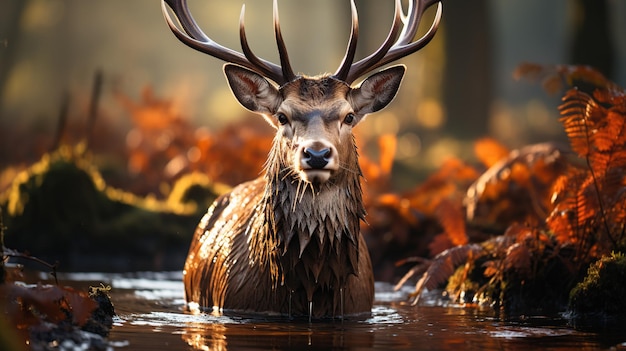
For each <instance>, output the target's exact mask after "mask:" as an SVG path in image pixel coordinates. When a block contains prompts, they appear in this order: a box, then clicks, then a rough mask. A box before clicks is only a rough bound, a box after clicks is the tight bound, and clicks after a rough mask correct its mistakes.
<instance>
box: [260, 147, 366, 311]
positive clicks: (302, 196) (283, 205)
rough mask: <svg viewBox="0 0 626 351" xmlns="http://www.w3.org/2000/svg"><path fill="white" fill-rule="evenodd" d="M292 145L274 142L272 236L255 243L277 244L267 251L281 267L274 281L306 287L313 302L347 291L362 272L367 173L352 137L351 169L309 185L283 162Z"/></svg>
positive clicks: (267, 204)
mask: <svg viewBox="0 0 626 351" xmlns="http://www.w3.org/2000/svg"><path fill="white" fill-rule="evenodd" d="M289 147H291V146H290V145H289V143H288V142H286V141H285V140H284V139H281V138H276V139H275V140H274V145H273V148H272V151H271V152H270V155H269V159H268V162H267V164H266V172H265V178H266V181H267V182H266V187H265V190H264V196H263V201H262V206H264V209H263V215H264V216H265V218H264V220H265V223H266V225H265V226H264V227H265V228H266V231H267V232H266V235H267V236H266V237H265V240H260V241H259V242H258V243H256V244H255V243H252V247H253V250H252V251H253V253H254V252H258V249H259V248H260V247H261V246H262V245H265V246H267V245H274V247H272V248H268V247H265V249H264V250H263V251H265V252H266V253H268V254H271V255H273V256H274V257H273V258H274V259H273V263H272V262H270V266H272V265H277V266H276V267H273V268H272V269H271V271H272V272H273V275H274V276H273V277H272V278H273V279H272V280H273V281H274V282H275V284H277V285H283V284H285V285H286V286H287V287H288V288H289V289H290V290H291V291H296V290H298V289H300V288H303V289H304V290H305V291H306V294H307V298H308V300H309V302H310V301H312V299H313V295H314V293H315V291H316V290H317V289H318V288H320V289H324V290H329V289H331V290H332V289H335V290H339V289H343V288H344V285H345V283H346V279H347V278H348V276H349V275H351V274H354V275H357V274H358V259H359V258H358V253H359V247H358V242H359V240H358V235H360V221H361V220H363V219H364V217H365V208H364V206H363V200H362V190H361V184H360V178H361V171H360V168H359V165H358V155H357V152H356V146H355V145H354V140H353V139H352V140H350V150H351V155H350V157H349V166H348V167H345V168H349V169H351V170H349V169H342V170H340V171H339V172H337V174H335V175H334V176H333V178H332V179H331V180H330V181H327V182H325V183H323V184H320V185H315V184H312V183H307V182H304V181H302V180H300V178H298V177H297V176H295V175H294V174H293V172H292V170H291V169H290V166H289V165H288V163H287V162H285V160H284V159H283V157H282V155H285V154H286V153H285V150H283V148H289ZM259 239H261V238H259ZM267 239H270V240H267ZM255 247H256V249H255Z"/></svg>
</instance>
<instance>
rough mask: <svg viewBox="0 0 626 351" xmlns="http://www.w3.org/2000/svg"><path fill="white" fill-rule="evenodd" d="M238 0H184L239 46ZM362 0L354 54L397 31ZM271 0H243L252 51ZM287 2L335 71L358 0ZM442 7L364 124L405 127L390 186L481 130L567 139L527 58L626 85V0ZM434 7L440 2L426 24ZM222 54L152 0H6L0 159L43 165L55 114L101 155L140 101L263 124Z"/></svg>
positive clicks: (513, 142) (202, 119)
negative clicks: (200, 43) (520, 69)
mask: <svg viewBox="0 0 626 351" xmlns="http://www.w3.org/2000/svg"><path fill="white" fill-rule="evenodd" d="M243 3H244V1H243V0H237V1H232V0H230V1H190V7H191V9H192V13H193V14H194V16H196V19H197V21H198V23H199V24H200V26H201V27H202V28H204V30H205V32H206V33H207V34H208V35H209V36H210V37H211V38H213V39H215V40H216V41H218V42H220V43H222V44H224V45H226V46H228V47H231V48H234V49H237V50H239V42H238V41H239V38H238V18H239V12H240V10H241V6H242V4H243ZM356 3H357V7H358V9H359V16H360V26H361V35H360V38H359V39H360V42H359V51H358V53H357V56H358V57H357V58H359V57H363V56H364V55H367V54H369V53H371V52H372V51H373V50H375V49H376V48H377V47H378V45H379V44H380V43H381V42H382V40H383V39H384V37H385V36H386V35H387V31H388V29H389V27H390V24H391V20H392V11H393V1H391V0H389V1H379V0H378V1H377V0H357V1H356ZM404 4H405V6H406V1H405V2H404ZM271 7H272V6H271V1H269V0H266V1H259V0H251V1H247V2H246V28H247V33H248V36H249V42H250V43H251V45H252V48H253V50H255V52H256V53H257V54H258V55H259V56H261V57H263V58H266V59H269V60H272V61H274V62H276V61H277V53H276V48H275V44H274V39H273V33H272V26H271V23H272V20H271V18H272V14H271ZM279 8H280V17H281V24H282V28H283V34H284V37H285V40H286V43H287V46H288V50H289V54H290V56H291V61H292V64H293V65H294V68H295V69H296V70H297V71H300V72H303V73H306V74H318V73H323V72H332V71H334V70H335V69H336V67H337V66H338V64H339V62H340V59H341V57H342V55H343V53H344V50H345V46H346V43H347V39H348V35H349V26H350V16H349V2H348V1H336V0H318V1H290V0H282V1H280V2H279ZM443 13H444V14H443V22H442V26H441V28H440V30H439V32H438V33H437V35H436V36H435V39H434V40H433V41H432V42H431V44H429V45H428V46H427V47H426V48H424V49H423V50H422V51H420V52H419V53H417V54H414V55H412V56H410V57H408V58H406V59H404V60H403V61H402V63H405V64H406V65H407V66H408V73H407V76H406V78H405V80H404V82H403V87H402V88H401V90H400V95H399V96H398V97H397V99H396V101H395V102H394V103H393V104H392V105H391V106H390V108H388V109H387V110H385V111H383V112H382V113H378V114H376V115H374V116H372V117H371V119H369V120H368V121H367V123H363V124H361V125H360V126H359V128H358V134H359V136H360V138H362V139H363V140H365V142H364V146H363V147H364V148H365V153H368V152H370V153H373V154H374V155H375V154H376V152H377V151H376V150H377V146H376V145H377V143H376V142H375V137H377V136H380V135H394V136H395V137H396V142H397V150H396V153H395V160H394V181H393V182H392V185H393V187H394V188H395V189H396V190H404V189H407V188H409V187H411V186H414V185H415V184H416V183H418V182H419V181H420V180H421V179H423V178H424V177H425V176H426V175H427V174H428V173H429V172H431V171H432V170H434V169H436V168H438V167H439V166H440V165H441V163H442V162H443V160H445V159H446V157H447V156H450V155H454V156H457V157H460V158H461V159H471V157H472V151H471V150H472V148H471V146H470V145H471V142H472V141H473V140H475V139H477V138H479V137H483V136H486V135H490V136H492V137H494V138H496V139H498V140H500V141H502V142H503V143H504V144H505V145H507V146H508V147H511V148H514V147H519V146H521V145H525V144H528V143H530V142H538V141H545V140H557V141H558V140H565V139H564V134H563V130H562V128H561V126H560V125H559V123H558V121H557V116H558V113H557V108H556V107H557V106H558V104H559V97H558V96H552V97H551V96H547V95H546V93H545V92H544V91H543V90H542V89H541V88H540V85H539V84H532V83H529V82H527V81H516V80H515V79H513V77H512V73H513V71H514V69H515V67H516V66H517V65H518V64H520V63H522V62H534V63H540V64H560V63H570V64H589V65H592V66H594V67H596V68H597V69H599V70H600V71H601V72H603V73H604V74H605V75H606V76H607V77H608V78H609V79H612V80H613V81H615V82H616V83H618V84H619V85H621V86H624V85H626V21H625V20H624V19H626V2H624V1H617V0H613V1H611V0H554V1H543V0H509V1H496V0H492V1H488V0H480V1H466V0H446V1H444V12H443ZM433 15H434V8H433V9H431V11H429V12H427V15H426V16H425V18H424V19H423V21H422V22H423V27H425V28H426V26H429V25H430V23H431V20H432V17H433ZM425 28H423V29H422V30H425ZM222 65H223V63H222V62H220V61H218V60H217V59H214V58H211V57H208V56H206V55H204V54H201V53H199V52H196V51H194V50H192V49H189V48H187V47H185V46H184V45H183V44H181V43H180V42H179V41H178V40H177V39H176V38H175V37H174V36H173V35H172V33H171V32H170V31H169V29H168V28H167V25H166V24H165V22H164V20H163V16H162V14H161V6H160V4H159V2H157V1H153V0H135V1H123V0H107V1H80V0H55V1H49V0H0V169H2V168H4V167H6V166H8V165H15V164H19V163H25V164H28V163H30V162H33V161H35V160H37V159H38V158H39V157H40V156H41V155H42V154H43V153H44V152H46V151H48V150H49V149H50V148H51V147H52V145H55V144H58V142H59V140H60V139H62V138H67V137H68V136H67V135H65V136H62V135H60V134H59V125H61V124H63V126H64V127H63V128H64V129H65V130H66V131H65V132H64V133H69V134H72V133H73V134H74V137H75V138H79V137H91V138H90V140H91V142H90V143H91V145H90V147H91V148H92V149H93V150H94V151H96V152H97V151H107V152H109V151H112V150H118V151H120V152H121V153H123V150H125V149H128V148H129V147H132V146H133V145H134V144H137V143H138V141H137V140H139V139H140V138H139V137H138V136H137V123H138V122H137V120H138V117H137V115H138V114H140V113H139V112H138V108H139V107H138V106H141V105H143V106H144V107H145V106H146V105H150V106H152V108H156V109H158V108H159V107H158V106H160V108H161V109H167V110H168V113H169V114H171V115H175V116H176V120H177V122H176V123H183V124H185V125H187V126H191V127H190V128H192V129H193V128H195V133H196V134H197V133H212V132H215V131H217V130H220V129H222V128H224V127H225V126H226V125H232V124H233V123H240V124H246V125H253V126H254V127H253V128H254V129H257V130H258V129H259V128H260V130H263V128H265V127H264V126H262V125H263V123H262V122H259V121H260V120H261V119H260V118H258V117H256V116H250V114H248V113H247V112H246V111H245V110H244V109H243V108H242V107H240V106H239V105H238V103H237V102H236V100H235V99H234V98H233V97H232V96H231V95H230V92H229V90H228V87H227V86H226V83H225V79H224V78H223V75H222V70H221V66H222ZM94 90H95V92H94ZM94 95H97V98H95V99H94ZM96 103H97V105H96ZM90 111H91V112H90ZM133 114H134V116H135V117H133ZM89 116H92V117H89ZM89 118H93V119H92V121H93V122H91V123H92V124H93V126H92V127H88V125H89V123H90V122H88V120H89ZM150 119H152V120H153V122H154V123H155V124H159V123H161V124H160V125H158V126H157V127H158V128H157V129H159V130H155V131H154V134H153V135H151V136H150V137H153V138H154V139H155V140H156V139H159V138H160V140H161V141H162V142H163V143H169V142H171V140H169V139H168V136H167V133H170V132H168V129H170V130H173V128H176V127H175V126H174V125H173V124H174V123H173V122H172V121H171V120H170V121H168V120H163V121H160V122H159V121H157V120H158V116H157V117H154V116H153V117H146V120H150ZM61 120H62V121H61ZM133 121H134V122H133ZM242 121H244V123H242ZM144 122H146V121H144ZM86 128H87V129H90V130H91V131H88V130H87V129H86ZM144 129H145V128H144ZM268 131H269V130H268ZM234 132H235V133H236V131H234ZM88 134H93V135H91V136H90V135H88ZM144 137H145V136H144ZM368 141H370V142H368ZM192 151H194V150H192ZM180 152H181V153H184V152H187V153H188V155H187V156H188V157H192V158H194V157H195V158H197V157H198V156H197V152H195V153H194V152H191V154H189V150H180ZM111 154H112V155H114V154H115V153H114V152H111ZM175 156H176V155H170V157H171V158H172V159H173V158H174V157H175ZM115 162H116V161H115V160H109V163H113V164H115ZM121 166H122V167H123V166H124V165H121ZM126 167H130V168H132V167H133V165H132V162H131V163H128V164H127V165H126ZM130 170H131V171H132V169H130ZM5 184H6V183H5ZM119 185H123V184H119ZM146 191H148V190H143V192H146ZM140 192H141V191H140Z"/></svg>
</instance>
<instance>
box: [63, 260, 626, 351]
mask: <svg viewBox="0 0 626 351" xmlns="http://www.w3.org/2000/svg"><path fill="white" fill-rule="evenodd" d="M61 280H62V283H65V284H67V285H73V286H77V285H84V286H87V285H99V284H100V283H104V284H105V285H110V286H111V287H112V290H111V298H112V300H113V304H114V305H115V309H116V312H117V314H118V317H117V318H116V319H115V321H114V327H113V329H112V331H111V334H110V336H109V339H110V340H112V341H114V345H116V349H120V350H124V349H126V350H267V349H277V350H284V349H296V350H328V349H341V350H371V349H380V350H391V349H393V350H454V351H459V350H536V349H538V348H541V349H548V350H602V349H609V348H617V349H625V350H626V327H624V329H623V330H612V331H594V332H588V331H581V330H576V329H574V328H572V327H570V326H569V325H568V323H567V321H566V320H565V319H563V318H559V317H556V318H555V317H550V318H548V317H541V316H539V317H532V318H520V319H517V320H515V321H510V320H509V321H507V320H503V319H502V318H499V317H498V316H497V315H496V313H494V311H492V310H491V309H488V308H467V307H466V308H463V307H459V306H443V305H442V304H441V303H437V301H434V300H433V299H431V300H430V303H429V304H427V305H424V306H418V307H415V306H410V305H409V304H407V303H405V301H406V296H407V294H408V292H410V291H411V289H410V287H408V288H407V289H405V290H404V291H400V292H394V291H392V287H391V285H389V284H385V283H377V285H376V303H375V306H374V308H373V310H372V314H371V316H369V317H365V318H360V319H359V318H346V319H344V320H343V321H342V320H341V319H336V320H325V321H314V322H312V323H309V322H308V321H307V320H296V321H290V320H288V319H286V318H277V317H276V318H270V317H256V316H255V317H251V316H242V315H228V316H217V315H210V314H191V313H188V312H185V311H184V308H183V307H184V298H183V284H182V275H181V273H180V272H164V273H153V272H143V273H133V274H103V273H72V274H66V275H62V276H61Z"/></svg>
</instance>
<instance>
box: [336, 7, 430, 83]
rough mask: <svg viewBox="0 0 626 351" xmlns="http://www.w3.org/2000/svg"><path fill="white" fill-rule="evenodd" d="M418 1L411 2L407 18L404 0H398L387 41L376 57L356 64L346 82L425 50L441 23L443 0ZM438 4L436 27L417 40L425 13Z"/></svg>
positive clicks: (370, 56)
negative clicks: (401, 25) (400, 28)
mask: <svg viewBox="0 0 626 351" xmlns="http://www.w3.org/2000/svg"><path fill="white" fill-rule="evenodd" d="M417 1H418V0H412V1H411V2H410V3H409V11H408V14H407V15H406V16H405V15H404V14H403V11H402V4H401V0H396V7H395V17H394V21H393V24H392V26H391V29H390V31H389V34H388V35H387V38H386V39H385V41H384V42H383V44H382V45H381V46H380V47H379V48H378V50H376V51H375V52H374V53H373V54H371V55H369V56H367V57H365V58H363V59H361V60H360V61H358V62H356V63H353V64H352V66H351V67H350V71H349V73H348V75H347V77H346V79H345V82H346V83H348V84H351V83H352V82H354V81H355V80H356V79H357V78H359V77H360V76H362V75H363V74H365V73H367V72H369V71H371V70H374V69H376V68H378V67H380V66H383V65H385V64H387V63H390V62H393V61H395V60H398V59H400V58H402V57H404V56H407V55H410V54H412V53H414V52H416V51H418V50H419V49H421V48H423V47H424V46H425V45H426V44H428V43H429V42H430V40H432V38H433V37H434V36H435V33H436V32H437V29H438V28H439V23H440V21H441V14H442V7H441V2H440V0H419V4H416V3H417ZM435 3H438V6H437V13H436V15H435V19H434V21H433V24H432V25H431V27H430V28H429V29H428V31H427V32H426V34H424V36H422V37H421V38H419V39H418V40H416V41H413V38H414V37H415V34H416V33H417V29H418V26H419V22H420V20H421V17H422V15H423V14H424V11H425V10H426V9H427V8H429V7H430V6H432V5H433V4H435ZM401 23H402V24H403V28H402V31H401V32H400V35H399V37H398V32H399V27H400V24H401ZM394 41H395V43H394Z"/></svg>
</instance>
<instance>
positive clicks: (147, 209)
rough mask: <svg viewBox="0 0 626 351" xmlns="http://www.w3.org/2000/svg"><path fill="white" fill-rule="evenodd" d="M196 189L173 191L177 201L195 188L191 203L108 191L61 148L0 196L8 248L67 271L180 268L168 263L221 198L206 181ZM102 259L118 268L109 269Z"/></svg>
mask: <svg viewBox="0 0 626 351" xmlns="http://www.w3.org/2000/svg"><path fill="white" fill-rule="evenodd" d="M194 179H197V177H196V178H194ZM198 183H199V182H197V181H193V179H191V180H190V179H186V181H185V182H184V183H182V184H180V185H176V186H175V187H174V188H178V190H177V192H178V193H182V194H186V193H190V192H186V191H185V187H187V188H189V189H196V190H194V191H193V192H191V193H193V196H192V195H189V196H187V197H184V196H181V197H179V198H178V199H174V198H170V199H168V200H167V201H165V200H158V199H156V198H154V197H151V196H148V197H138V196H135V195H133V194H131V193H128V192H125V191H122V190H119V189H115V188H111V187H109V186H107V185H106V184H105V182H104V180H103V179H102V177H101V176H100V174H99V172H98V171H97V170H96V169H95V168H94V167H93V163H92V162H91V159H90V157H89V155H88V154H87V153H85V152H84V151H83V150H82V149H80V148H67V147H65V148H61V149H59V150H57V151H55V152H53V153H51V154H47V155H45V156H44V157H42V159H41V160H40V161H39V162H37V163H36V164H34V165H32V166H31V167H29V168H28V169H27V170H25V171H23V172H22V173H20V174H19V175H18V176H17V177H16V179H15V180H14V182H13V184H12V186H11V187H10V189H9V190H8V191H7V192H6V193H4V194H1V195H0V205H1V206H3V207H4V208H6V212H5V214H6V217H5V222H6V226H7V227H8V229H7V230H6V232H5V233H6V235H5V241H6V245H7V246H8V247H11V248H13V249H17V250H20V251H23V252H28V253H30V254H32V255H35V256H37V257H39V258H42V259H45V260H47V261H51V262H55V261H59V262H60V264H61V266H60V267H61V269H64V270H83V269H97V270H134V269H179V268H180V267H179V266H181V267H182V262H172V260H170V259H167V257H171V256H172V255H173V256H175V257H176V260H178V261H183V260H184V256H185V254H186V251H187V249H188V246H189V242H190V240H191V236H192V235H193V232H194V230H195V226H196V225H197V223H198V221H199V219H200V217H201V216H202V213H203V212H204V211H205V210H206V206H207V205H206V204H207V203H210V202H211V201H213V199H215V197H217V195H219V194H218V193H217V192H216V190H215V187H212V186H211V184H210V182H208V180H205V181H204V183H200V185H198ZM198 187H200V188H201V189H202V190H203V191H199V190H197V188H198ZM183 200H184V201H183ZM107 257H111V262H113V260H114V259H116V260H118V261H119V262H118V263H117V264H110V265H107V264H106V261H107V259H106V258H107ZM164 257H165V258H164ZM96 261H99V262H100V263H98V264H95V263H96Z"/></svg>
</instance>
